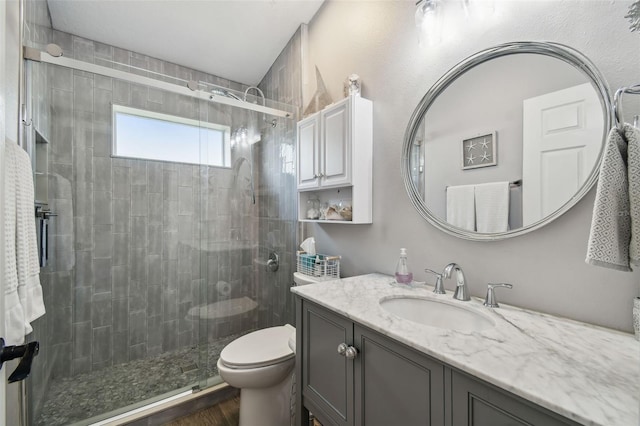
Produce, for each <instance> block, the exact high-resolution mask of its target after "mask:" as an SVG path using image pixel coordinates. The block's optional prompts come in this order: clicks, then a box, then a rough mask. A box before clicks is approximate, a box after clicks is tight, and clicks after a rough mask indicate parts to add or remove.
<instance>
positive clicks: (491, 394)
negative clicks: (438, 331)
mask: <svg viewBox="0 0 640 426" xmlns="http://www.w3.org/2000/svg"><path fill="white" fill-rule="evenodd" d="M532 367H533V366H532ZM533 368H535V367H533ZM451 390H452V392H451V414H452V420H453V421H452V425H453V426H531V425H540V426H568V425H576V426H577V425H578V423H575V422H572V421H570V420H568V419H564V418H562V417H560V416H558V415H557V414H555V413H552V412H550V411H547V410H544V409H542V408H541V407H537V406H535V405H534V404H532V403H530V402H528V401H526V400H524V399H522V398H519V397H517V396H515V395H511V394H509V393H507V392H505V391H502V390H500V389H498V388H497V387H495V386H492V385H490V384H488V383H484V382H481V381H478V380H476V379H473V378H472V377H470V376H468V375H466V374H463V373H460V372H457V371H452V372H451Z"/></svg>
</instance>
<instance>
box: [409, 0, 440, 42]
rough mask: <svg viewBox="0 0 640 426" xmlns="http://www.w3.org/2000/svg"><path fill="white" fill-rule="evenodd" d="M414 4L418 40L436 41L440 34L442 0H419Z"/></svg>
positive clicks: (438, 39)
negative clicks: (415, 7)
mask: <svg viewBox="0 0 640 426" xmlns="http://www.w3.org/2000/svg"><path fill="white" fill-rule="evenodd" d="M416 6H417V9H416V14H415V18H416V29H417V30H418V42H419V43H420V44H421V45H422V44H425V43H426V44H435V43H438V42H439V41H440V38H441V36H442V0H419V1H418V2H417V3H416Z"/></svg>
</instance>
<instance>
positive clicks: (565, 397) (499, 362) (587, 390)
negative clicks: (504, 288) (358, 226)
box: [291, 274, 640, 426]
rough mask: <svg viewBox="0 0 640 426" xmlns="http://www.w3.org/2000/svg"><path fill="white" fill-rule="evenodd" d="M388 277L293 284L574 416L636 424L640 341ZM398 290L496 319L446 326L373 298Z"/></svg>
mask: <svg viewBox="0 0 640 426" xmlns="http://www.w3.org/2000/svg"><path fill="white" fill-rule="evenodd" d="M392 282H393V278H392V277H390V276H387V275H382V274H369V275H361V276H357V277H351V278H344V279H341V280H335V281H327V282H322V283H319V284H314V285H306V286H301V287H293V288H292V289H291V291H292V292H293V293H295V294H297V295H299V296H301V297H303V298H304V299H308V300H310V301H312V302H315V303H317V304H319V305H321V306H324V307H326V308H328V309H330V310H332V311H334V312H337V313H339V314H342V315H344V316H346V317H347V318H350V319H352V320H354V321H356V322H359V323H361V324H363V325H365V326H367V327H369V328H371V329H373V330H376V331H378V332H380V333H382V334H384V335H386V336H389V337H391V338H393V339H395V340H397V341H399V342H402V343H404V344H406V345H408V346H410V347H413V348H415V349H417V350H418V351H420V352H423V353H425V354H428V355H430V356H432V357H433V358H436V359H438V360H440V361H442V362H444V363H447V364H449V365H451V366H453V367H456V368H458V369H460V370H462V371H465V372H467V373H469V374H471V375H473V376H476V377H478V378H480V379H482V380H484V381H486V382H489V383H492V384H494V385H496V386H498V387H500V388H502V389H505V390H507V391H509V392H511V393H513V394H516V395H518V396H521V397H522V398H525V399H527V400H529V401H532V402H534V403H536V404H538V405H540V406H542V407H544V408H546V409H548V410H551V411H553V412H556V413H558V414H561V415H562V416H565V417H566V418H568V419H571V420H574V421H576V422H578V423H581V424H585V425H600V426H638V425H640V342H638V341H637V340H635V338H634V337H633V335H632V334H628V333H622V332H618V331H615V330H611V329H607V328H602V327H597V326H593V325H589V324H585V323H581V322H577V321H573V320H569V319H565V318H559V317H554V316H551V315H546V314H542V313H539V312H533V311H527V310H524V309H520V308H516V307H513V306H508V305H504V304H501V305H500V308H496V309H489V308H486V307H484V306H482V301H481V300H479V299H475V298H474V299H472V300H471V301H469V302H459V301H455V300H453V299H452V292H450V291H448V292H447V294H446V295H436V294H433V293H432V292H431V288H427V287H423V288H410V287H405V288H400V287H397V286H393V285H391V283H392ZM403 295H407V296H412V297H424V298H430V299H435V300H439V301H447V302H451V303H455V304H456V305H457V304H458V303H459V304H460V305H459V306H464V307H466V308H468V309H471V310H474V311H478V312H480V313H481V314H483V315H485V316H488V317H490V318H491V319H493V320H494V321H495V323H496V326H495V327H493V328H489V329H486V330H483V331H479V332H477V331H476V332H460V331H452V330H448V329H441V328H436V327H430V326H426V325H421V324H418V323H414V322H411V321H408V320H405V319H402V318H399V317H396V316H394V315H392V314H390V313H388V312H387V311H385V310H383V309H382V308H381V307H380V305H379V301H380V300H381V299H382V298H385V297H390V296H392V297H393V296H396V297H397V296H403ZM499 299H500V296H499V290H498V300H499ZM629 315H631V312H629Z"/></svg>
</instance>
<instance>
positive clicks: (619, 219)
mask: <svg viewBox="0 0 640 426" xmlns="http://www.w3.org/2000/svg"><path fill="white" fill-rule="evenodd" d="M639 144H640V131H638V129H636V128H635V127H633V126H631V125H629V124H625V125H624V127H623V129H622V130H618V129H617V128H613V129H611V131H610V132H609V137H608V139H607V144H606V146H605V149H604V155H603V158H602V163H601V164H600V175H599V178H598V187H597V192H596V199H595V202H594V206H593V217H592V221H591V231H590V233H589V246H588V249H587V258H586V262H587V263H589V264H591V265H596V266H602V267H605V268H611V269H616V270H619V271H631V268H630V263H633V264H638V263H639V261H640V258H639V255H640V146H639ZM634 231H635V232H634Z"/></svg>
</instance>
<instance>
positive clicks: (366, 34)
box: [305, 1, 640, 331]
mask: <svg viewBox="0 0 640 426" xmlns="http://www.w3.org/2000/svg"><path fill="white" fill-rule="evenodd" d="M448 4H449V3H448ZM630 4H631V2H629V1H624V2H609V1H570V2H559V1H553V2H547V1H544V2H543V1H517V2H516V1H514V2H500V1H499V2H496V15H495V16H494V17H493V18H487V19H484V20H482V21H478V20H476V21H474V20H469V21H467V20H465V17H464V15H463V12H462V10H459V9H457V8H458V7H459V4H458V3H457V2H452V3H450V6H448V10H447V11H446V17H447V18H448V19H449V22H448V23H447V25H448V27H449V28H455V29H456V33H455V34H454V35H452V36H451V37H452V38H449V39H444V40H443V41H442V42H441V43H440V44H439V45H437V46H434V47H421V46H419V45H418V42H417V34H416V31H415V25H414V13H415V4H414V2H411V1H403V2H349V1H346V2H338V1H328V2H327V3H325V4H324V6H323V7H322V8H321V9H320V11H319V13H318V14H317V15H316V16H315V18H314V20H313V21H312V22H311V23H310V25H309V39H310V40H309V44H310V46H309V54H310V59H309V65H310V66H309V67H308V69H307V75H308V78H309V79H310V82H311V85H312V86H313V87H311V88H310V90H309V92H308V93H309V94H313V92H314V90H315V83H314V81H315V79H314V74H313V65H317V66H318V67H319V69H320V72H321V73H322V76H323V78H324V82H325V84H326V86H327V89H328V91H329V93H330V95H331V96H332V98H333V99H334V100H338V99H340V98H341V97H342V82H343V81H344V80H345V78H346V77H347V76H348V75H349V74H350V73H354V72H355V73H357V74H359V75H360V76H361V78H362V82H363V96H364V97H366V98H369V99H372V100H373V105H374V108H373V109H374V120H373V122H374V133H373V134H374V153H373V157H374V164H373V171H374V179H373V197H374V207H373V208H374V211H373V224H372V225H362V226H341V225H339V224H331V225H310V226H308V232H309V233H310V234H312V235H315V236H316V240H317V247H318V249H319V250H321V251H324V252H328V253H338V254H341V255H342V256H343V261H342V265H343V268H342V270H343V273H344V274H345V275H356V274H361V273H367V272H373V271H378V272H383V273H389V274H391V273H393V271H394V267H395V262H396V259H397V255H398V251H399V248H400V247H407V249H408V252H409V262H410V264H411V266H412V267H413V269H414V273H415V276H416V279H418V280H431V277H427V276H426V274H425V273H424V272H422V270H423V268H425V267H429V268H433V269H440V268H442V267H443V266H444V265H446V264H447V263H448V262H451V261H456V262H458V263H460V264H461V265H462V266H463V268H464V270H465V272H466V275H467V277H468V281H469V285H470V289H471V293H472V294H473V295H475V296H479V297H484V294H485V292H486V284H487V283H488V282H510V283H513V284H514V286H515V287H514V289H513V290H507V291H502V292H500V294H499V295H498V297H499V299H500V301H502V302H504V303H508V304H513V305H517V306H522V307H526V308H530V309H534V310H539V311H543V312H548V313H552V314H556V315H560V316H565V317H569V318H573V319H577V320H581V321H586V322H589V323H594V324H598V325H602V326H607V327H613V328H617V329H621V330H625V331H631V329H632V328H631V309H632V297H633V296H636V295H638V294H639V284H638V282H639V280H640V275H639V273H638V272H633V273H623V272H614V271H609V270H606V269H602V268H597V267H594V266H589V265H587V264H585V263H584V258H585V253H586V245H587V239H588V234H589V226H590V222H591V210H592V206H593V199H594V191H592V192H591V193H589V194H588V195H587V196H586V197H585V198H584V199H583V200H582V201H581V202H580V203H578V204H577V205H576V206H575V207H574V208H573V209H572V210H571V211H570V212H568V213H566V214H565V215H564V216H562V217H561V218H559V219H557V220H556V221H555V222H553V223H552V224H550V225H548V226H546V227H544V228H543V229H541V230H539V231H536V232H534V233H532V234H529V235H525V236H522V237H518V238H514V239H509V240H505V241H501V242H494V243H486V242H471V241H464V240H460V239H456V238H454V237H451V236H449V235H446V234H444V233H443V232H441V231H438V230H437V229H435V228H434V227H432V226H431V225H429V224H428V223H426V222H425V221H424V220H423V219H422V218H421V217H420V216H419V215H418V213H417V212H416V211H415V210H414V208H413V207H412V206H411V204H410V202H409V199H408V196H407V195H406V192H405V189H404V185H403V182H402V179H401V176H400V169H399V167H400V151H401V146H402V139H403V137H404V131H405V128H406V126H407V123H408V120H409V117H410V115H411V113H412V112H413V109H414V108H415V106H416V105H417V103H418V101H419V100H420V99H421V98H422V96H423V95H424V93H425V92H426V91H427V90H428V89H429V87H430V86H431V85H432V84H433V83H434V82H435V81H436V80H437V78H438V77H439V76H441V75H442V74H443V73H445V72H446V71H447V70H448V69H449V68H450V67H452V66H453V65H455V64H456V63H457V62H459V61H460V60H462V59H463V58H465V57H467V56H468V55H470V54H472V53H474V52H477V51H479V50H482V49H484V48H487V47H490V46H492V45H496V44H500V43H504V42H509V41H517V40H547V41H555V42H560V43H564V44H567V45H569V46H572V47H574V48H576V49H578V50H580V51H582V52H583V53H584V54H586V55H587V56H588V57H589V58H590V59H591V60H592V61H593V62H595V64H596V66H598V67H599V68H600V70H601V71H602V72H603V73H604V75H605V76H606V78H607V79H608V82H609V84H610V86H611V87H612V89H613V90H615V89H616V88H617V87H619V86H621V85H629V84H634V83H637V82H638V70H639V69H640V37H639V36H638V34H637V33H631V32H629V31H628V29H627V28H628V22H627V21H626V19H624V15H625V14H626V12H627V9H628V6H629V5H630ZM451 25H453V26H451ZM308 102H309V99H305V105H306V104H307V103H308ZM628 120H631V119H630V118H629V119H628ZM445 286H446V287H447V288H448V289H451V288H452V284H451V281H447V282H446V283H445Z"/></svg>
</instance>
